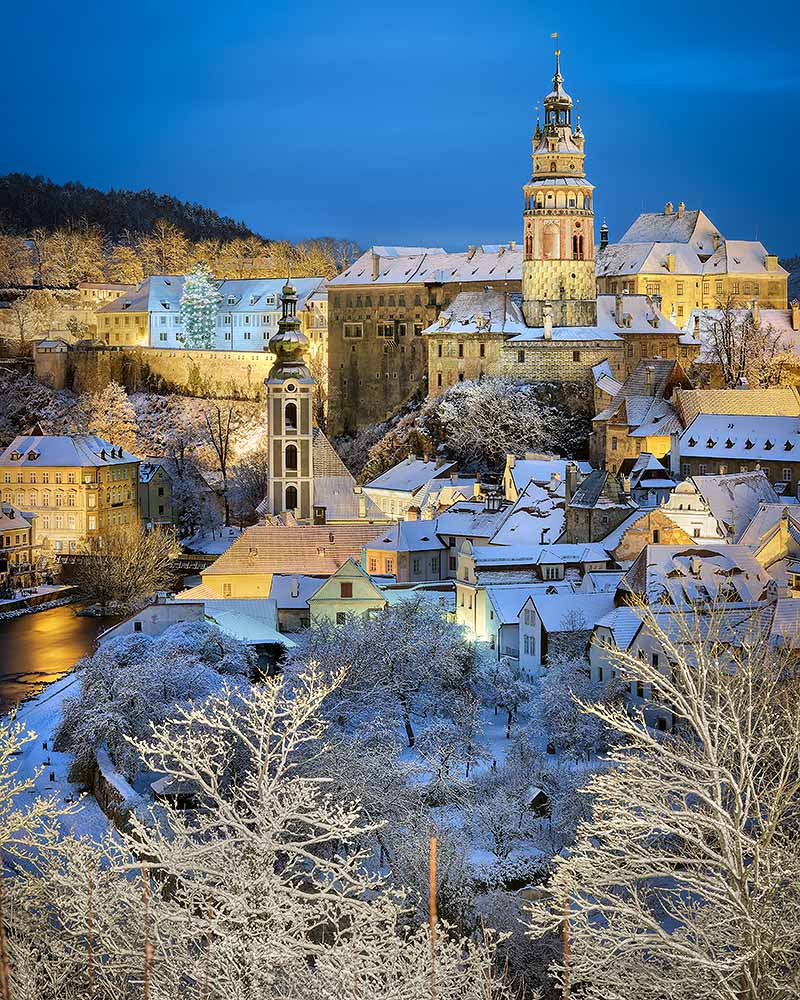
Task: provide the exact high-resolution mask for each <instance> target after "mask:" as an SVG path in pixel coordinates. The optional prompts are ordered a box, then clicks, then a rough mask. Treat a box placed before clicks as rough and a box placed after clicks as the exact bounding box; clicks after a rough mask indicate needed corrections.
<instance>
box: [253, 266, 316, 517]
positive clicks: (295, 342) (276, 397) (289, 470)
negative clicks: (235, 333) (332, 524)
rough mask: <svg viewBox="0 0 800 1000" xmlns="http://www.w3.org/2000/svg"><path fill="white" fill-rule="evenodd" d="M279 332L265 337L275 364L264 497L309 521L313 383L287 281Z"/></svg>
mask: <svg viewBox="0 0 800 1000" xmlns="http://www.w3.org/2000/svg"><path fill="white" fill-rule="evenodd" d="M281 304H282V313H281V318H280V320H279V321H278V330H277V332H276V334H275V335H274V336H273V337H271V338H270V341H269V345H268V346H269V350H271V351H273V352H274V354H275V355H276V357H275V364H274V365H273V366H272V368H271V369H270V373H269V375H268V376H267V378H266V379H265V380H264V385H265V386H266V387H267V412H268V421H269V426H268V444H269V479H270V484H269V497H270V504H271V508H272V513H273V514H280V513H282V512H283V511H291V512H292V513H293V514H294V516H295V517H296V518H297V520H298V521H306V522H310V521H311V518H312V515H313V511H314V464H313V438H314V421H313V412H314V387H315V385H316V382H315V380H314V378H313V377H312V375H311V373H310V372H309V370H308V368H306V365H305V363H304V361H303V354H304V353H305V351H306V349H307V347H308V338H307V337H306V336H305V334H304V333H302V331H301V330H300V320H299V319H298V317H297V292H296V291H295V289H294V288H293V287H292V283H291V279H287V281H286V284H285V285H284V286H283V291H282V293H281Z"/></svg>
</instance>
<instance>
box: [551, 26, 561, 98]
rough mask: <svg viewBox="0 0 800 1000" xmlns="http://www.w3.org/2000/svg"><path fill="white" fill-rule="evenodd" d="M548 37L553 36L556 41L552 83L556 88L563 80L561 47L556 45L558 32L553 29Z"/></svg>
mask: <svg viewBox="0 0 800 1000" xmlns="http://www.w3.org/2000/svg"><path fill="white" fill-rule="evenodd" d="M550 37H551V38H554V39H555V43H556V71H555V73H554V75H553V84H554V86H555V89H556V90H557V89H558V86H559V84H561V83H563V82H564V77H563V76H562V75H561V49H560V48H559V47H558V32H557V31H554V32H553V33H552V34H551V35H550Z"/></svg>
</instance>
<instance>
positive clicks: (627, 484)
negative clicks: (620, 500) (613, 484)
mask: <svg viewBox="0 0 800 1000" xmlns="http://www.w3.org/2000/svg"><path fill="white" fill-rule="evenodd" d="M622 495H623V496H624V497H625V498H626V499H628V500H629V499H630V496H631V477H630V476H623V477H622Z"/></svg>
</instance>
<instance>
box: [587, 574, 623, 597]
mask: <svg viewBox="0 0 800 1000" xmlns="http://www.w3.org/2000/svg"><path fill="white" fill-rule="evenodd" d="M624 575H625V570H622V569H591V570H589V572H588V573H586V574H585V576H584V578H583V579H582V580H581V590H583V591H584V592H585V593H587V594H603V593H606V592H608V591H610V592H611V593H616V590H617V586H618V585H619V581H620V580H621V579H622V577H623V576H624Z"/></svg>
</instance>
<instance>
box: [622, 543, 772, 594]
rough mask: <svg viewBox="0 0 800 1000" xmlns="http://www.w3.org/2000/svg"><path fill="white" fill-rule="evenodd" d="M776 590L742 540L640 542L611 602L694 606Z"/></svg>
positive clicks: (770, 578) (767, 574)
mask: <svg viewBox="0 0 800 1000" xmlns="http://www.w3.org/2000/svg"><path fill="white" fill-rule="evenodd" d="M777 595H778V585H777V583H776V581H775V580H774V579H773V578H772V577H771V576H770V575H769V573H768V572H767V571H766V570H765V569H764V567H763V566H762V565H761V564H760V563H759V562H758V560H757V559H756V558H755V556H754V555H753V553H752V552H751V550H750V549H749V548H746V547H745V546H743V545H726V544H714V543H705V544H693V545H646V546H645V547H644V548H643V549H642V551H641V553H640V554H639V556H638V557H637V558H636V559H635V560H634V562H633V564H632V565H631V567H630V569H628V571H627V572H626V573H625V576H623V578H622V580H621V581H620V585H619V589H618V591H617V603H618V604H636V603H637V602H639V601H644V602H645V603H647V604H649V605H658V606H665V607H670V606H672V607H676V608H694V609H697V608H698V607H699V606H710V605H712V604H713V605H717V606H718V605H720V604H725V605H748V604H754V603H758V602H761V601H774V600H775V598H776V597H777Z"/></svg>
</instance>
